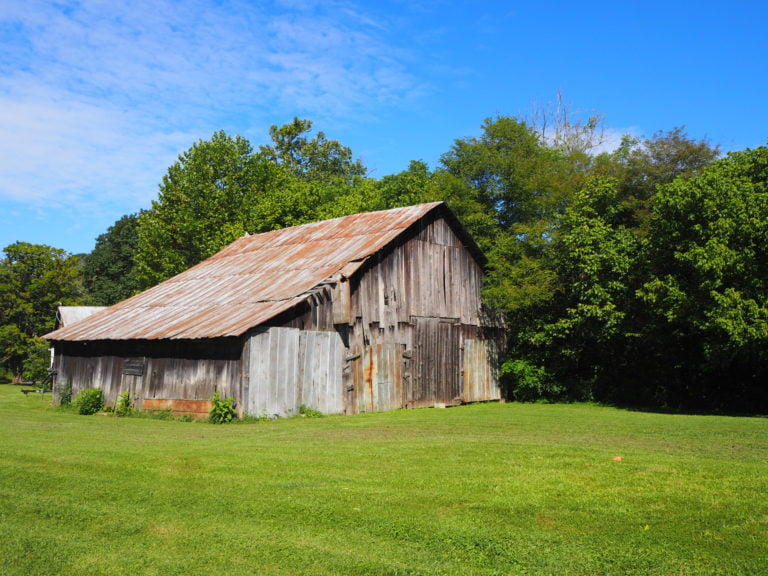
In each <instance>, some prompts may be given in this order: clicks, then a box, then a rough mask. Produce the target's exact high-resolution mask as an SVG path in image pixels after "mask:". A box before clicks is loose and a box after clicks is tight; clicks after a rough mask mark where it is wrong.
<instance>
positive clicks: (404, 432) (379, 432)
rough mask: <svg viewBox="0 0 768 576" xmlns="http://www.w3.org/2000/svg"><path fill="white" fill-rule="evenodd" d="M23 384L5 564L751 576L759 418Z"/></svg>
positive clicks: (758, 497)
mask: <svg viewBox="0 0 768 576" xmlns="http://www.w3.org/2000/svg"><path fill="white" fill-rule="evenodd" d="M19 390H20V389H19V387H17V386H12V385H3V386H0V574H3V575H16V574H18V575H41V574H51V575H53V574H56V575H62V574H77V575H83V574H88V575H91V574H126V575H128V574H130V575H139V574H141V575H144V574H180V575H185V576H186V575H194V574H392V575H395V574H512V575H514V574H553V575H555V574H557V575H568V574H570V575H576V574H579V575H581V574H583V575H597V574H616V575H628V574H638V575H639V574H642V575H649V574H675V575H682V574H691V575H693V574H696V575H699V574H723V575H725V574H728V575H733V574H765V573H766V572H768V419H765V418H732V417H722V416H681V415H664V414H651V413H641V412H630V411H624V410H617V409H613V408H605V407H597V406H592V405H583V404H575V405H537V404H533V405H530V404H528V405H527V404H484V405H472V406H463V407H458V408H450V409H442V410H441V409H425V410H413V411H398V412H391V413H383V414H365V415H360V416H352V417H341V416H335V417H324V418H292V419H283V420H278V421H275V422H252V423H241V424H233V425H221V426H216V425H211V424H205V423H188V422H178V421H161V420H152V419H147V418H116V417H114V416H78V415H76V414H74V413H68V412H64V411H61V410H58V409H55V408H51V407H49V400H48V399H47V397H46V399H45V400H42V399H41V398H40V397H39V395H32V394H30V395H29V397H26V396H24V395H22V394H21V393H20V391H19ZM618 458H620V460H618Z"/></svg>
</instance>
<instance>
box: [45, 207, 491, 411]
mask: <svg viewBox="0 0 768 576" xmlns="http://www.w3.org/2000/svg"><path fill="white" fill-rule="evenodd" d="M484 264H485V259H484V257H483V255H482V253H481V252H480V250H479V249H478V247H477V245H476V244H475V243H474V241H473V240H472V239H471V238H470V237H469V235H468V234H467V232H466V230H465V229H464V228H463V226H462V225H461V224H460V222H459V221H458V220H457V218H456V217H455V216H454V215H453V213H452V212H451V211H450V210H449V208H448V207H447V206H446V204H444V203H442V202H437V203H432V204H422V205H418V206H411V207H407V208H397V209H393V210H385V211H380V212H372V213H367V214H356V215H352V216H346V217H343V218H337V219H334V220H327V221H323V222H317V223H313V224H306V225H303V226H295V227H292V228H286V229H283V230H276V231H273V232H267V233H265V234H258V235H253V236H246V237H243V238H240V239H238V240H236V241H235V242H233V243H232V244H230V245H229V246H228V247H226V248H225V249H223V250H222V251H221V252H219V253H217V254H216V255H214V256H212V257H211V258H209V259H207V260H205V261H204V262H201V263H200V264H198V265H197V266H194V267H192V268H190V269H189V270H187V271H185V272H183V273H181V274H179V275H178V276H175V277H173V278H170V279H169V280H166V281H165V282H163V283H161V284H159V285H157V286H155V287H153V288H151V289H149V290H146V291H145V292H142V293H140V294H138V295H136V296H134V297H132V298H129V299H128V300H125V301H123V302H120V303H118V304H115V305H114V306H111V307H108V308H106V309H104V310H100V311H96V312H95V313H93V314H92V315H90V316H88V317H87V318H84V319H82V320H80V321H78V322H75V323H72V324H66V325H65V326H64V327H62V328H60V329H58V330H56V331H54V332H51V333H50V334H48V335H47V336H46V338H47V339H48V340H50V342H51V345H52V347H53V348H54V349H55V354H54V358H55V361H54V369H55V371H56V385H57V387H61V386H71V390H72V394H73V397H74V396H75V395H77V394H78V393H79V392H80V391H81V390H83V389H85V388H95V387H100V388H102V389H103V391H104V395H105V399H106V401H107V402H109V403H112V402H114V401H115V400H116V398H117V396H118V395H119V394H120V393H121V392H124V391H128V392H130V394H131V397H132V398H133V399H134V401H135V402H136V406H137V408H140V409H141V408H143V409H159V408H171V409H173V410H176V411H190V412H197V413H203V412H205V411H206V410H207V408H208V406H209V403H208V401H209V399H210V397H211V395H212V394H213V392H214V391H218V392H219V393H220V394H221V395H222V396H223V397H227V396H231V397H233V398H235V400H236V402H237V406H238V410H239V412H240V413H241V414H249V415H254V416H263V415H270V416H271V415H278V416H286V415H291V414H295V413H296V412H297V411H298V410H299V408H300V406H301V405H306V406H308V407H310V408H313V409H316V410H319V411H321V412H324V413H347V414H353V413H358V412H367V411H383V410H392V409H398V408H414V407H426V406H436V405H455V404H459V403H463V402H474V401H485V400H497V399H499V398H500V396H501V395H500V390H499V384H498V378H497V364H498V357H499V353H500V347H501V342H502V339H503V328H502V325H501V324H500V322H499V320H498V318H497V317H496V316H494V315H493V314H491V313H489V312H488V311H487V310H486V309H485V308H484V307H483V305H482V303H481V299H480V287H481V281H482V276H483V266H484Z"/></svg>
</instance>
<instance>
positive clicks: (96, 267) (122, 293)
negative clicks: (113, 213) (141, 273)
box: [83, 214, 139, 306]
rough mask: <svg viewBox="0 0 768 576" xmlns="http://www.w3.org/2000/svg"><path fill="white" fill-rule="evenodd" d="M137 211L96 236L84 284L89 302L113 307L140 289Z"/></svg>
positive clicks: (84, 274) (85, 270) (86, 264)
mask: <svg viewBox="0 0 768 576" xmlns="http://www.w3.org/2000/svg"><path fill="white" fill-rule="evenodd" d="M138 221H139V215H138V214H130V215H126V216H123V217H122V218H120V219H119V220H118V221H117V222H115V223H114V224H113V225H112V226H110V227H109V229H108V230H107V231H106V232H105V233H104V234H101V235H100V236H99V237H98V238H97V239H96V246H95V247H94V248H93V251H92V252H91V253H90V254H88V256H87V257H86V259H85V266H84V268H83V285H84V286H85V290H86V297H87V300H88V303H89V304H93V305H96V306H110V305H112V304H115V303H116V302H119V301H120V300H124V299H125V298H128V297H130V296H132V295H133V294H134V293H136V291H137V283H136V277H135V270H134V258H135V256H136V250H137V248H138V244H139V234H138Z"/></svg>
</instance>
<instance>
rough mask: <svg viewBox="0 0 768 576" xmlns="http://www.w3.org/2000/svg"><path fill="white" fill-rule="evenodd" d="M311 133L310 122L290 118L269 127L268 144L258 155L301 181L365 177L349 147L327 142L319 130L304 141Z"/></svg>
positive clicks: (335, 141)
mask: <svg viewBox="0 0 768 576" xmlns="http://www.w3.org/2000/svg"><path fill="white" fill-rule="evenodd" d="M311 132H312V121H311V120H305V119H300V118H294V119H293V121H292V122H290V123H288V124H285V125H283V126H276V125H273V126H271V127H270V128H269V136H270V139H271V140H272V144H269V145H266V146H261V147H260V152H261V154H262V155H264V156H265V157H266V158H267V159H269V160H272V161H273V162H275V163H277V164H280V165H282V166H283V167H284V168H285V169H286V170H287V171H288V172H289V173H291V174H294V175H296V176H298V177H300V178H302V179H304V180H311V181H317V180H324V179H328V178H344V179H352V178H354V177H356V176H364V175H365V173H366V168H365V166H364V165H363V163H362V162H361V161H360V160H356V159H354V158H353V155H352V150H351V149H350V148H348V147H347V146H344V145H342V144H341V143H340V142H339V141H338V140H328V139H327V138H326V137H325V133H323V132H322V131H320V132H318V133H317V135H315V137H314V138H311V139H308V138H307V135H308V134H310V133H311Z"/></svg>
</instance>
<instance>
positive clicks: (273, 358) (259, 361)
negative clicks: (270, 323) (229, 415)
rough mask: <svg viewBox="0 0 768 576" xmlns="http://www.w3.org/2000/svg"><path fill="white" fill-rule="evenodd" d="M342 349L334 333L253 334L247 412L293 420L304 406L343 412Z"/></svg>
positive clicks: (281, 331) (290, 331)
mask: <svg viewBox="0 0 768 576" xmlns="http://www.w3.org/2000/svg"><path fill="white" fill-rule="evenodd" d="M343 350H344V348H343V345H342V342H341V339H340V337H339V335H338V334H336V333H335V332H315V331H308V330H299V329H297V328H277V327H273V328H269V329H266V330H263V331H261V332H258V333H256V334H254V335H253V336H252V337H251V340H250V359H249V363H248V364H249V369H248V382H249V384H248V398H247V400H246V403H245V405H246V412H247V413H248V414H250V415H252V416H291V415H293V414H296V413H297V412H298V411H299V408H300V406H301V405H302V404H305V405H306V406H308V407H310V408H314V409H315V410H319V411H320V412H323V413H325V414H340V413H342V412H343V410H344V404H343V391H342V361H343V360H342V356H343Z"/></svg>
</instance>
